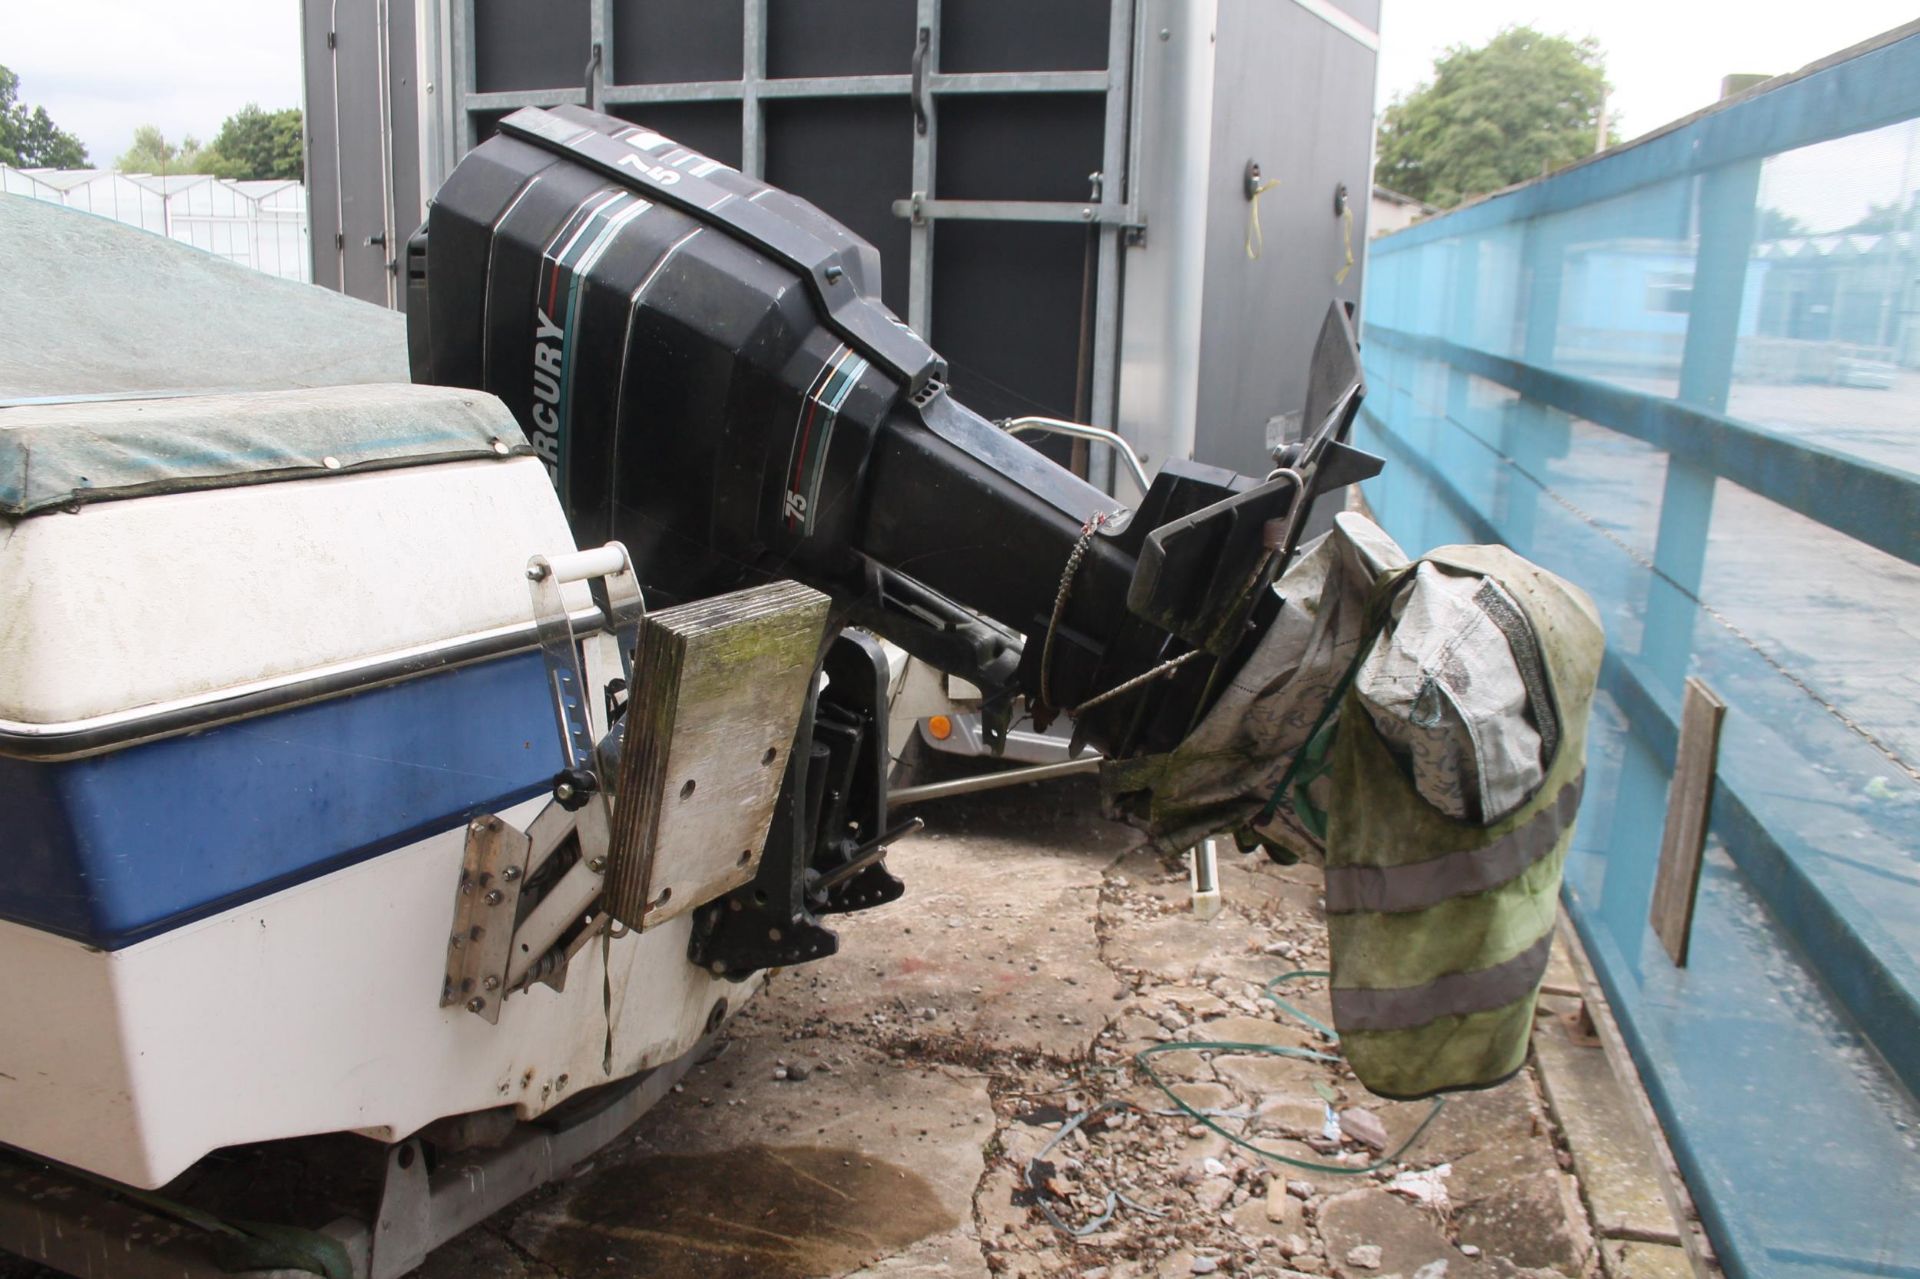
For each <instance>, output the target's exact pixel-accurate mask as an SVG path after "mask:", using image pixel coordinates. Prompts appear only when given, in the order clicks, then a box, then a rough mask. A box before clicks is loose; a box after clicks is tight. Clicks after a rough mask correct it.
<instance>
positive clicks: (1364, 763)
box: [1326, 546, 1605, 1098]
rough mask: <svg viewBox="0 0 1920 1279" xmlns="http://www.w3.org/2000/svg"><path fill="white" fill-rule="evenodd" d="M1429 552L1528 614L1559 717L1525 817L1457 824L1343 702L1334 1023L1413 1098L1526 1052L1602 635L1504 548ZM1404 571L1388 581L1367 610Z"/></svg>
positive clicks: (1330, 909) (1375, 1078)
mask: <svg viewBox="0 0 1920 1279" xmlns="http://www.w3.org/2000/svg"><path fill="white" fill-rule="evenodd" d="M1423 560H1424V562H1426V563H1429V564H1433V565H1436V566H1438V567H1439V568H1441V569H1443V570H1445V571H1447V572H1450V573H1458V574H1464V575H1477V576H1480V577H1484V578H1488V579H1491V580H1492V581H1494V582H1495V583H1497V584H1498V586H1499V587H1500V588H1502V590H1503V591H1504V594H1505V595H1506V596H1507V597H1508V598H1510V599H1511V600H1512V601H1513V602H1515V603H1517V604H1518V606H1519V608H1520V611H1521V613H1522V614H1523V615H1524V622H1525V630H1524V632H1523V633H1521V634H1520V635H1519V637H1518V639H1517V640H1514V639H1513V638H1511V637H1510V642H1514V643H1515V647H1516V650H1517V651H1516V655H1517V656H1519V655H1521V654H1520V653H1519V652H1518V650H1520V649H1524V648H1531V649H1532V650H1533V651H1532V654H1531V658H1532V659H1537V665H1538V668H1540V669H1542V673H1543V675H1544V684H1545V690H1546V697H1545V699H1544V700H1545V701H1546V702H1547V703H1548V707H1547V708H1546V709H1547V710H1548V711H1550V715H1551V723H1550V724H1547V723H1545V720H1544V717H1542V716H1541V714H1540V711H1541V709H1542V708H1539V707H1536V708H1535V712H1534V713H1535V718H1536V719H1542V721H1543V728H1544V729H1545V730H1549V731H1543V734H1542V735H1543V736H1544V737H1548V738H1549V740H1551V741H1552V742H1553V743H1554V747H1553V751H1552V758H1551V760H1550V762H1548V764H1547V768H1546V773H1545V777H1544V780H1543V781H1542V783H1541V784H1540V786H1539V787H1538V789H1537V790H1536V791H1535V792H1534V794H1533V795H1532V796H1531V798H1529V799H1528V800H1527V801H1526V802H1525V803H1523V804H1522V805H1521V806H1520V807H1519V808H1518V809H1516V810H1514V811H1512V812H1510V813H1508V814H1506V815H1505V816H1502V817H1500V818H1499V819H1498V820H1496V821H1494V822H1492V823H1491V824H1480V823H1478V822H1473V821H1463V820H1459V819H1456V818H1454V817H1450V816H1448V815H1446V814H1445V813H1443V812H1441V811H1440V810H1439V809H1437V808H1436V807H1434V805H1433V804H1432V803H1430V802H1429V801H1428V799H1426V798H1425V797H1423V796H1422V795H1421V794H1420V792H1419V790H1418V789H1417V788H1416V786H1415V784H1414V782H1413V781H1412V779H1411V778H1410V777H1409V775H1408V770H1407V768H1406V766H1405V765H1404V764H1403V763H1402V761H1401V760H1400V759H1398V758H1396V756H1395V753H1394V751H1393V750H1392V749H1391V748H1390V747H1389V746H1388V744H1387V742H1386V739H1385V738H1383V737H1382V735H1381V734H1380V732H1379V731H1378V729H1377V728H1376V726H1375V724H1374V722H1373V720H1372V718H1371V717H1370V716H1369V715H1368V714H1367V713H1366V711H1365V710H1364V709H1363V708H1362V707H1361V705H1360V704H1359V700H1358V695H1357V693H1356V692H1354V691H1353V690H1351V689H1349V690H1348V691H1347V692H1346V693H1345V695H1344V702H1343V704H1342V707H1341V712H1340V721H1339V728H1338V731H1337V734H1336V736H1335V739H1334V742H1333V747H1332V753H1331V786H1330V787H1328V789H1327V794H1328V796H1329V801H1328V805H1327V827H1326V875H1327V894H1326V897H1327V926H1328V933H1329V940H1330V946H1331V951H1332V969H1333V980H1332V1004H1333V1018H1334V1026H1335V1029H1337V1030H1338V1031H1339V1032H1340V1044H1341V1050H1342V1052H1343V1053H1344V1054H1345V1055H1346V1058H1347V1061H1348V1064H1349V1065H1351V1066H1352V1067H1353V1070H1354V1073H1355V1074H1356V1075H1357V1076H1358V1077H1359V1079H1360V1081H1361V1082H1362V1083H1363V1084H1365V1085H1366V1086H1367V1087H1368V1088H1370V1089H1372V1090H1373V1091H1374V1092H1377V1093H1380V1094H1382V1095H1384V1096H1389V1097H1403V1098H1404V1097H1421V1096H1427V1095H1430V1094H1432V1093H1436V1092H1444V1091H1450V1090H1454V1089H1462V1088H1481V1087H1488V1086H1491V1085H1493V1084H1497V1083H1499V1082H1500V1081H1501V1080H1503V1079H1505V1078H1507V1077H1508V1076H1509V1075H1511V1074H1512V1073H1513V1072H1514V1071H1516V1070H1518V1069H1519V1068H1520V1066H1521V1065H1522V1063H1523V1062H1524V1061H1525V1060H1526V1053H1527V1044H1528V1040H1529V1035H1530V1032H1531V1029H1532V1024H1533V1007H1534V1000H1535V997H1536V995H1537V993H1538V991H1539V986H1540V981H1541V979H1542V977H1543V976H1544V975H1545V972H1546V966H1547V957H1548V951H1549V949H1550V947H1551V945H1552V940H1553V928H1554V923H1555V920H1556V919H1557V915H1558V901H1559V891H1560V871H1561V866H1562V863H1563V862H1564V860H1565V857H1566V851H1567V846H1568V844H1569V843H1570V842H1571V841H1572V837H1573V822H1574V816H1575V813H1576V812H1577V810H1578V807H1579V802H1580V795H1581V788H1582V783H1583V780H1584V773H1585V767H1586V730H1587V718H1588V712H1589V709H1590V707H1591V705H1592V700H1593V690H1594V685H1595V682H1596V681H1597V679H1598V677H1599V670H1600V658H1601V654H1602V651H1603V648H1604V643H1605V641H1604V635H1603V632H1602V630H1601V627H1600V622H1599V618H1598V615H1597V613H1596V612H1595V610H1594V608H1593V604H1592V602H1591V601H1590V600H1589V599H1588V598H1587V597H1586V595H1585V594H1584V593H1583V592H1581V591H1580V590H1579V589H1578V588H1577V587H1574V586H1572V585H1570V584H1569V583H1567V582H1565V581H1563V580H1561V579H1560V578H1558V577H1555V576H1554V575H1553V574H1551V573H1548V572H1547V571H1546V570H1544V569H1541V568H1539V567H1537V566H1535V565H1533V564H1530V563H1528V562H1527V561H1526V560H1523V559H1521V558H1520V557H1519V556H1518V555H1515V554H1514V553H1513V552H1512V551H1510V550H1508V549H1506V548H1505V547H1499V546H1486V547H1445V548H1442V549H1440V550H1438V551H1435V552H1433V553H1432V554H1430V555H1428V556H1425V557H1423ZM1412 571H1413V569H1412V566H1410V567H1409V568H1408V569H1407V570H1404V571H1403V572H1401V573H1396V574H1394V575H1392V576H1391V577H1389V578H1386V579H1384V580H1383V581H1382V582H1381V583H1380V585H1379V586H1378V587H1377V588H1376V594H1375V599H1374V604H1373V609H1372V610H1371V611H1372V612H1374V615H1375V616H1379V615H1380V614H1382V613H1384V612H1385V610H1386V608H1387V606H1388V602H1389V600H1390V599H1391V597H1392V596H1393V594H1394V593H1395V591H1396V588H1397V587H1398V586H1400V585H1401V584H1402V583H1403V582H1404V581H1406V580H1408V579H1410V577H1411V575H1412Z"/></svg>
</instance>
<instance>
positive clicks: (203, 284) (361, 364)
mask: <svg viewBox="0 0 1920 1279" xmlns="http://www.w3.org/2000/svg"><path fill="white" fill-rule="evenodd" d="M0 279H4V281H5V287H4V288H0V334H5V335H6V338H5V340H4V341H0V401H6V400H19V399H26V398H38V397H47V396H68V395H129V394H150V393H154V392H180V391H213V390H227V391H233V390H250V391H255V390H269V389H278V388H286V387H298V386H339V385H344V384H346V383H351V382H405V381H407V380H408V378H407V333H406V321H405V320H404V319H403V318H402V317H401V316H400V314H399V313H398V312H395V311H388V310H386V309H384V308H382V307H377V306H372V305H369V304H368V303H365V302H358V301H355V300H354V299H352V298H348V297H344V296H342V295H341V294H338V293H334V292H332V291H331V290H328V289H323V288H319V287H317V286H315V285H311V284H301V283H299V282H298V281H296V280H281V279H276V278H274V277H273V276H270V275H264V274H262V273H261V272H259V271H255V270H251V269H250V268H248V267H244V266H240V265H238V264H237V263H234V262H229V261H227V260H226V259H225V258H222V257H219V256H217V255H215V254H212V253H208V252H206V251H205V250H203V249H196V248H194V247H193V246H192V245H190V244H181V243H179V242H177V241H174V240H169V239H167V238H166V237H165V236H160V235H155V234H154V233H152V232H151V231H142V230H140V229H139V228H138V227H131V226H126V225H124V224H122V223H119V222H114V221H110V220H109V219H107V218H102V217H96V216H95V215H93V214H91V213H85V212H82V211H81V210H78V209H69V208H65V207H63V206H61V205H58V204H50V203H47V202H44V201H40V200H30V199H28V198H26V197H25V196H17V195H0Z"/></svg>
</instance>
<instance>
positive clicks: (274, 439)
mask: <svg viewBox="0 0 1920 1279" xmlns="http://www.w3.org/2000/svg"><path fill="white" fill-rule="evenodd" d="M531 452H532V447H531V446H530V445H529V444H528V443H527V440H526V437H525V436H524V435H522V434H521V431H520V427H519V424H518V423H516V422H515V421H514V419H513V415H512V414H510V413H508V412H507V410H506V407H505V406H504V405H502V404H501V403H500V401H498V400H496V399H494V398H493V397H492V396H490V395H480V394H476V393H474V392H472V391H463V390H459V389H455V388H447V387H437V386H413V385H410V384H386V385H373V386H336V387H323V388H317V389H313V390H302V391H256V392H246V393H241V394H234V395H188V396H181V397H177V398H155V399H131V400H122V399H116V400H77V401H62V402H39V403H32V404H24V405H15V406H13V407H0V515H4V516H11V517H16V518H17V517H20V516H24V515H31V514H33V513H35V512H36V511H47V510H69V509H72V508H74V507H76V506H79V505H82V504H85V503H89V502H103V501H111V500H113V499H115V498H127V497H144V496H148V495H150V494H158V493H177V492H182V491H184V490H188V489H206V488H229V487H233V486H235V485H240V484H257V483H262V482H266V481H272V480H295V479H310V478H314V477H319V476H326V475H332V474H346V473H352V472H355V471H365V470H375V469H382V468H386V467H394V466H413V465H421V464H425V463H432V462H452V461H459V460H461V459H465V458H486V457H495V456H506V455H508V454H512V453H531Z"/></svg>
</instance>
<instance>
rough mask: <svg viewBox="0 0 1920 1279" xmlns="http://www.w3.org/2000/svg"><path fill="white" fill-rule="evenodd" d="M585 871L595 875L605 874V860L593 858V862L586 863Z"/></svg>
mask: <svg viewBox="0 0 1920 1279" xmlns="http://www.w3.org/2000/svg"><path fill="white" fill-rule="evenodd" d="M587 869H588V870H590V871H592V872H593V873H594V874H596V875H602V874H605V873H606V869H607V859H606V858H604V857H595V858H594V859H593V860H591V861H589V862H588V863H587Z"/></svg>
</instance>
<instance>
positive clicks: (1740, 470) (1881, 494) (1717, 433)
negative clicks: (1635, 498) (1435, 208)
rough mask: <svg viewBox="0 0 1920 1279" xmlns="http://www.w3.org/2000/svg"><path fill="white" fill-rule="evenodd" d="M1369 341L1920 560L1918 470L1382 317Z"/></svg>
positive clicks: (1370, 331) (1915, 561) (1369, 331)
mask: <svg viewBox="0 0 1920 1279" xmlns="http://www.w3.org/2000/svg"><path fill="white" fill-rule="evenodd" d="M1365 333H1366V338H1367V341H1369V342H1376V343H1379V344H1380V345H1382V346H1391V347H1396V348H1398V349H1400V350H1404V351H1406V352H1408V353H1410V354H1413V355H1416V356H1420V357H1422V358H1425V359H1436V360H1441V361H1444V362H1445V363H1447V364H1448V365H1450V366H1452V367H1454V368H1457V369H1462V370H1464V371H1466V372H1468V373H1472V374H1474V375H1476V376H1478V377H1484V378H1486V379H1488V380H1489V381H1492V382H1498V383H1499V384H1500V385H1502V386H1505V387H1511V388H1512V389H1513V390H1516V391H1518V392H1520V393H1521V394H1522V395H1523V396H1525V397H1526V399H1527V400H1528V401H1529V402H1531V403H1534V404H1545V405H1549V406H1551V407H1553V408H1556V409H1559V410H1561V411H1562V412H1565V413H1569V414H1572V415H1573V416H1574V417H1577V418H1583V419H1585V420H1586V421H1589V422H1597V423H1599V424H1600V425H1601V426H1604V427H1607V428H1608V429H1610V430H1615V431H1619V432H1620V433H1622V434H1623V435H1630V436H1632V437H1633V438H1635V439H1637V440H1644V441H1646V442H1647V443H1648V444H1652V445H1655V446H1657V447H1658V448H1661V449H1663V450H1665V451H1666V452H1668V453H1669V454H1671V455H1672V456H1674V457H1678V458H1681V459H1684V460H1685V461H1688V462H1691V463H1693V464H1694V465H1695V466H1698V467H1700V468H1701V469H1703V470H1706V471H1710V472H1712V473H1713V474H1715V475H1724V476H1726V477H1727V478H1728V479H1730V480H1732V481H1734V482H1735V483H1737V484H1739V485H1741V486H1743V487H1745V488H1749V489H1752V490H1753V491H1754V492H1756V493H1758V494H1760V495H1761V496H1762V497H1765V498H1769V499H1771V500H1772V501H1775V502H1778V503H1779V504H1780V505H1782V506H1784V507H1786V508H1787V509H1789V510H1792V511H1797V512H1799V513H1800V514H1801V515H1805V516H1807V517H1808V518H1809V519H1815V520H1819V521H1820V522H1821V523H1822V524H1825V525H1826V526H1827V527H1829V528H1832V529H1837V530H1838V531H1840V532H1842V533H1845V534H1847V535H1848V536H1849V537H1852V538H1856V539H1858V540H1859V541H1861V542H1864V543H1866V544H1867V545H1868V546H1872V547H1876V548H1878V549H1879V550H1882V551H1885V552H1886V553H1887V554H1889V555H1896V556H1898V557H1900V558H1901V559H1903V560H1905V561H1906V562H1907V563H1909V564H1920V473H1917V472H1912V471H1906V472H1902V471H1900V470H1897V469H1896V468H1894V467H1891V466H1882V465H1881V464H1879V463H1878V462H1875V461H1873V460H1871V459H1868V458H1860V457H1851V456H1848V455H1847V454H1844V453H1840V452H1836V451H1835V450H1833V449H1829V448H1822V447H1820V446H1819V445H1816V444H1806V443H1803V442H1801V441H1799V440H1792V439H1788V438H1786V437H1785V436H1783V435H1781V434H1779V433H1778V432H1776V431H1769V430H1764V429H1762V428H1760V427H1756V426H1751V425H1748V424H1747V423H1745V422H1739V421H1735V420H1734V419H1732V418H1729V417H1726V416H1725V415H1723V414H1719V413H1712V412H1708V411H1706V410H1703V409H1697V408H1693V407H1691V406H1689V405H1685V404H1681V403H1679V402H1678V401H1675V400H1670V399H1666V398H1664V397H1662V396H1657V395H1648V394H1645V393H1643V392H1639V391H1632V390H1628V389H1627V388H1625V387H1621V386H1616V385H1613V384H1612V383H1609V382H1600V381H1595V380H1593V379H1591V378H1583V377H1574V376H1572V375H1570V374H1566V373H1556V372H1554V371H1553V370H1551V369H1543V368H1537V367H1535V366H1534V365H1531V364H1526V363H1523V362H1521V361H1519V360H1509V359H1507V358H1505V357H1503V356H1498V355H1492V354H1489V353H1488V352H1486V351H1477V350H1474V349H1473V348H1472V347H1467V346H1462V345H1460V344H1459V343H1456V342H1450V341H1448V340H1446V339H1445V338H1438V337H1422V336H1420V335H1418V334H1413V333H1405V332H1402V331H1400V330H1398V329H1393V328H1388V327H1386V326H1384V325H1379V324H1368V325H1367V326H1366V327H1365Z"/></svg>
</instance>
